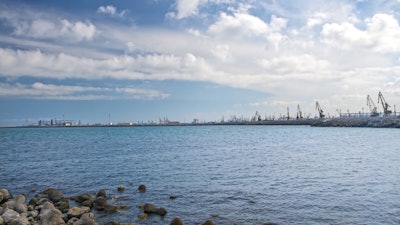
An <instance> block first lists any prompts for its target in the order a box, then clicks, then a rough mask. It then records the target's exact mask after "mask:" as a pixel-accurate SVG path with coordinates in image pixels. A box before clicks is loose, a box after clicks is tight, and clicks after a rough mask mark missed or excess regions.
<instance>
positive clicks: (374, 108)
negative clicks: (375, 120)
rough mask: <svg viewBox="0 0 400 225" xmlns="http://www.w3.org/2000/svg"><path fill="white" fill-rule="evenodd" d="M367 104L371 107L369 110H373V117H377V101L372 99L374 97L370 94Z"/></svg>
mask: <svg viewBox="0 0 400 225" xmlns="http://www.w3.org/2000/svg"><path fill="white" fill-rule="evenodd" d="M367 106H368V107H369V110H370V111H371V116H372V117H376V116H378V115H379V114H378V111H377V108H376V106H375V103H374V102H373V101H372V98H371V97H370V96H369V95H367Z"/></svg>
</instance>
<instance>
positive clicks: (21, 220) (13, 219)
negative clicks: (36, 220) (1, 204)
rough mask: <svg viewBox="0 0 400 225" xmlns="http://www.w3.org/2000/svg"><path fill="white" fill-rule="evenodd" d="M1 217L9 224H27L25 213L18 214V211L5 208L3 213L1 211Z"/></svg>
mask: <svg viewBox="0 0 400 225" xmlns="http://www.w3.org/2000/svg"><path fill="white" fill-rule="evenodd" d="M2 218H3V219H4V222H5V223H6V224H10V225H29V224H30V223H29V221H28V219H27V218H26V216H25V215H20V214H19V213H18V212H16V211H14V210H12V209H7V210H6V212H5V213H3V215H2Z"/></svg>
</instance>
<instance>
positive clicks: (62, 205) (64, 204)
mask: <svg viewBox="0 0 400 225" xmlns="http://www.w3.org/2000/svg"><path fill="white" fill-rule="evenodd" d="M54 206H55V207H56V208H57V209H59V210H60V211H61V212H63V213H65V212H67V211H68V209H69V199H68V198H61V199H60V200H59V201H57V202H54Z"/></svg>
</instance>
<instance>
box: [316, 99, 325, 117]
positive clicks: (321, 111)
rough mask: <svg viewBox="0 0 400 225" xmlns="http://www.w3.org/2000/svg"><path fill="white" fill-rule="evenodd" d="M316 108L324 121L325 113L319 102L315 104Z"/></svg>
mask: <svg viewBox="0 0 400 225" xmlns="http://www.w3.org/2000/svg"><path fill="white" fill-rule="evenodd" d="M315 108H316V109H317V110H318V113H319V118H321V119H323V118H324V117H325V115H324V111H323V110H322V109H321V106H320V105H319V103H318V101H317V102H316V103H315Z"/></svg>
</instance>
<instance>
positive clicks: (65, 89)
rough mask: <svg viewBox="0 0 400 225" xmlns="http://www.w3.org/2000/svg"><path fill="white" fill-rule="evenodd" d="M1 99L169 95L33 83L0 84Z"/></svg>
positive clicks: (149, 97) (131, 89) (108, 97)
mask: <svg viewBox="0 0 400 225" xmlns="http://www.w3.org/2000/svg"><path fill="white" fill-rule="evenodd" d="M0 96H1V97H10V96H13V97H23V98H28V99H53V100H112V99H121V98H122V99H145V100H153V99H165V98H167V97H169V94H166V93H163V92H160V91H157V90H153V89H143V88H135V87H124V88H119V87H116V88H108V87H90V86H76V85H55V84H44V83H42V82H35V83H33V84H31V85H26V84H20V83H16V84H9V83H0Z"/></svg>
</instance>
